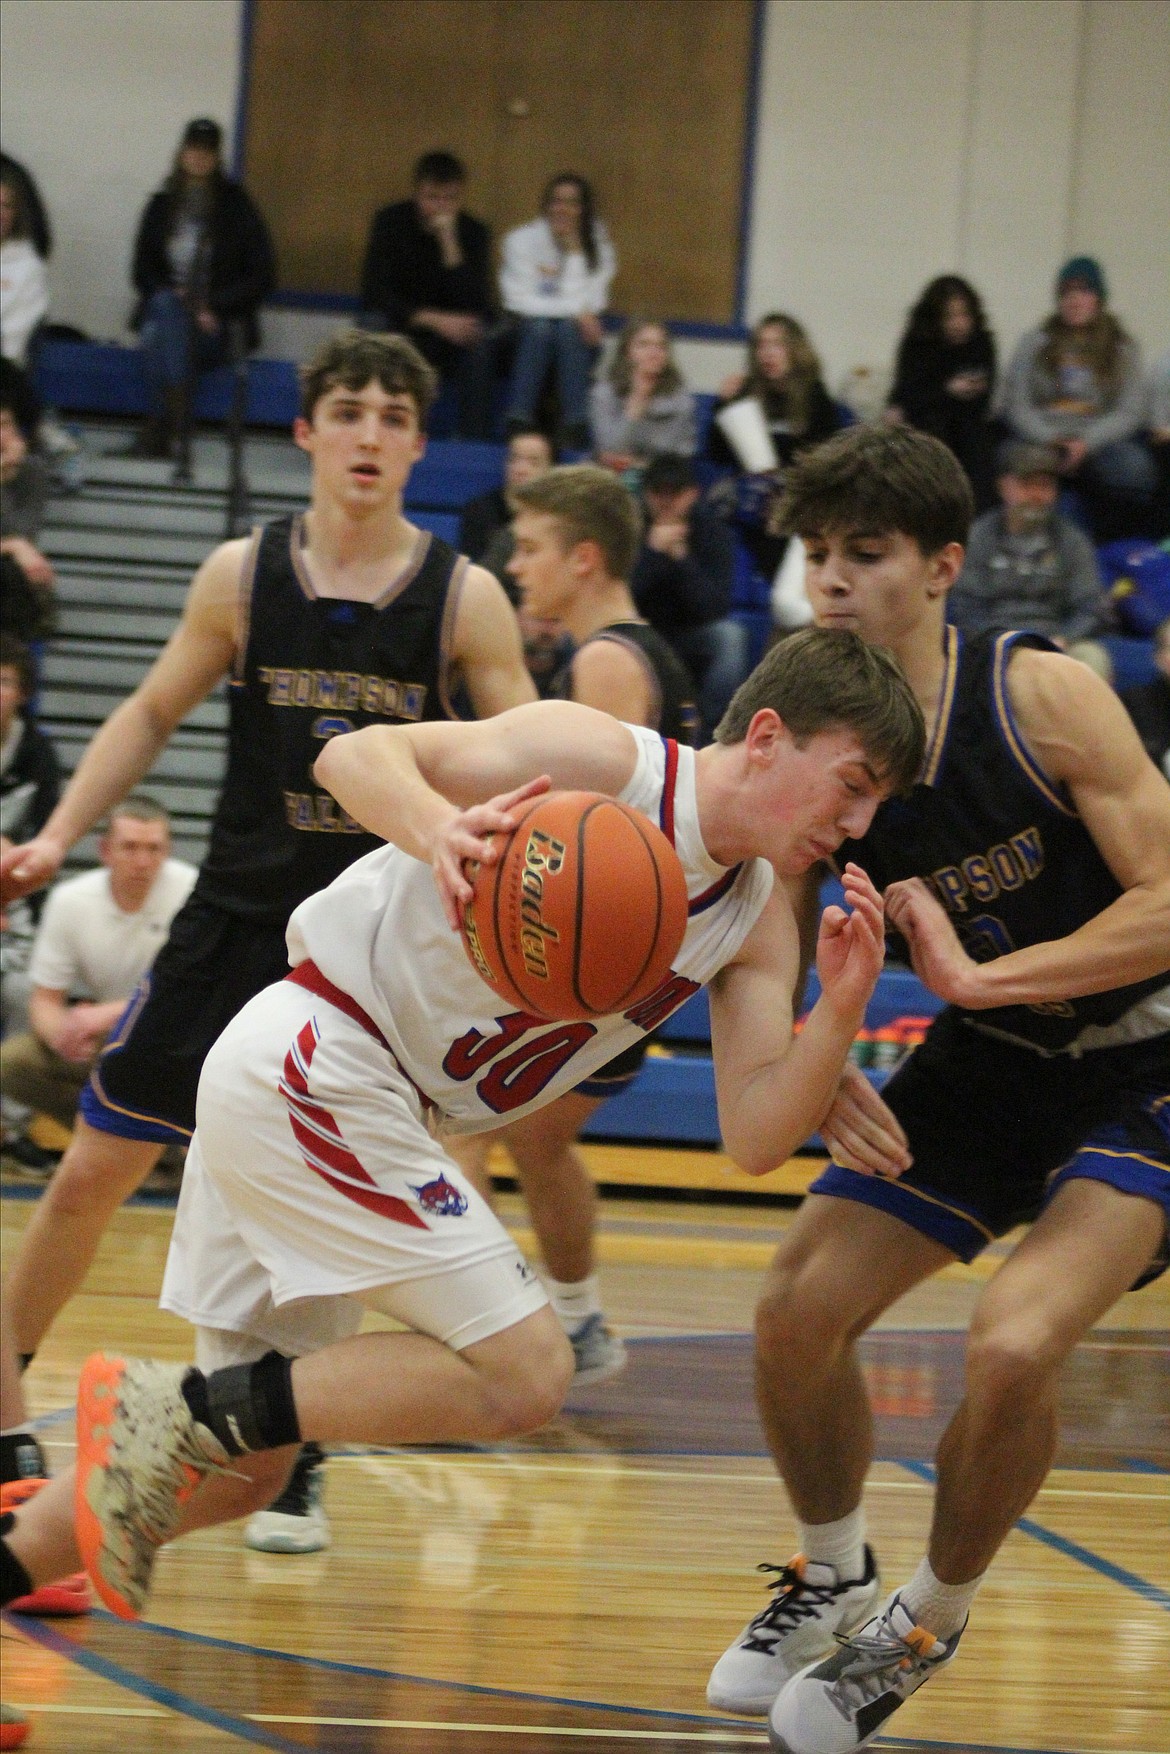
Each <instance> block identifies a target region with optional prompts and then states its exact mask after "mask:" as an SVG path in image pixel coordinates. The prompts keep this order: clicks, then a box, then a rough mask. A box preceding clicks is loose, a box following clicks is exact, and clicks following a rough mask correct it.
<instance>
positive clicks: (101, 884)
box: [0, 796, 196, 1166]
mask: <svg viewBox="0 0 1170 1754" xmlns="http://www.w3.org/2000/svg"><path fill="white" fill-rule="evenodd" d="M170 846H171V837H170V824H169V820H168V817H167V813H166V811H165V810H164V809H163V808H162V806H161V805H160V804H156V803H155V802H154V800H153V799H151V798H146V797H143V796H132V797H129V798H127V799H125V800H124V801H123V802H122V803H121V804H119V805H118V806H117V807H116V809H115V810H114V811H113V813H112V814H111V817H110V825H109V828H108V830H107V832H106V833H105V835H104V836H103V838H102V841H101V849H100V852H101V861H102V862H101V867H100V868H98V869H96V870H93V871H86V872H84V873H83V874H82V875H81V876H80V877H72V878H69V879H67V880H66V881H65V882H63V883H59V884H58V885H57V887H56V888H55V889H53V890H52V891H51V893H50V895H49V898H48V901H47V902H46V904H45V910H44V914H43V915H42V918H41V923H40V926H39V927H38V929H37V935H36V940H35V942H34V944H33V951H32V961H31V964H30V967H29V980H30V982H31V986H32V992H31V995H30V998H29V1031H28V1033H27V1034H21V1035H15V1036H10V1037H8V1038H7V1039H6V1040H5V1041H4V1042H3V1043H0V1091H2V1092H3V1095H4V1096H5V1098H7V1099H8V1101H10V1102H13V1101H14V1102H17V1103H21V1104H23V1105H25V1107H26V1108H28V1109H31V1110H33V1111H34V1112H35V1113H38V1114H44V1115H48V1116H49V1117H50V1119H51V1120H53V1121H55V1122H56V1123H57V1124H58V1126H61V1127H65V1128H71V1127H72V1125H73V1120H74V1116H75V1115H76V1112H77V1103H78V1099H79V1098H80V1095H81V1092H82V1090H83V1088H84V1086H85V1083H86V1081H87V1079H88V1077H89V1074H90V1070H91V1068H92V1066H93V1064H94V1061H95V1060H96V1058H97V1056H98V1054H99V1052H100V1051H101V1048H102V1046H103V1045H104V1043H105V1041H106V1039H107V1037H108V1036H109V1034H110V1032H111V1030H112V1029H113V1027H114V1025H115V1023H117V1021H118V1019H119V1017H120V1016H121V1015H122V1012H123V1010H124V1009H125V1007H126V1003H127V1001H128V1000H129V998H130V996H131V994H132V993H133V991H134V989H135V987H136V986H137V985H138V982H139V980H140V979H141V978H142V976H143V975H144V974H145V973H146V970H147V969H148V968H149V967H150V965H151V963H152V962H153V961H154V957H155V953H156V951H157V950H158V949H159V948H160V947H161V946H162V944H163V943H164V942H165V941H166V936H167V933H168V931H169V930H170V925H171V920H172V918H173V917H174V915H175V914H176V913H177V912H178V910H179V908H180V907H181V906H182V905H183V903H184V902H185V901H186V899H187V897H188V895H189V894H190V892H191V888H192V886H193V884H194V882H195V877H196V871H195V867H194V866H193V865H188V864H187V863H186V862H185V861H184V860H182V859H173V858H171V857H170ZM82 995H84V996H82ZM13 1144H16V1141H12V1142H6V1143H5V1146H4V1151H5V1153H6V1154H7V1155H15V1156H16V1157H17V1160H18V1161H25V1155H26V1154H25V1153H24V1152H23V1151H22V1150H21V1149H20V1147H19V1145H17V1149H16V1151H15V1152H13V1151H12V1149H11V1145H13ZM26 1166H27V1165H26Z"/></svg>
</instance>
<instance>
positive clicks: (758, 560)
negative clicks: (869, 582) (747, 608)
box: [707, 311, 847, 579]
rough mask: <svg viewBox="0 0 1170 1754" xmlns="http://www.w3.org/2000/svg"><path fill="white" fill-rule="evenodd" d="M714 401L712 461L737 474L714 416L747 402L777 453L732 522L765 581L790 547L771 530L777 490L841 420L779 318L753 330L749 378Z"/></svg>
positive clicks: (802, 343) (791, 322) (809, 349)
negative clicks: (798, 459) (803, 454)
mask: <svg viewBox="0 0 1170 1754" xmlns="http://www.w3.org/2000/svg"><path fill="white" fill-rule="evenodd" d="M719 395H720V401H719V403H718V405H717V406H716V409H715V419H714V420H713V422H712V425H711V436H710V438H709V440H708V442H707V454H708V456H709V457H710V459H711V461H712V462H713V463H722V464H725V465H726V464H730V465H731V466H732V467H733V468H742V467H743V466H742V463H741V459H740V458H739V456H738V455H737V454H736V452H735V450H734V449H733V448H732V446H731V445H730V444H729V442H728V440H727V438H726V436H725V435H724V433H723V431H722V429H721V428H720V425H719V414H720V413H721V411H722V410H723V409H724V408H726V407H728V406H729V405H730V404H732V403H734V402H741V401H744V400H745V399H750V400H751V401H753V402H754V403H755V404H756V405H757V406H758V408H759V411H760V414H761V416H762V419H763V423H764V425H765V427H766V428H767V431H768V435H769V437H770V439H771V443H772V448H773V450H774V452H775V456H776V465H775V468H774V469H772V470H770V471H768V472H767V473H766V474H762V475H761V474H755V473H753V472H751V471H747V472H745V476H744V478H743V480H742V486H741V490H740V491H739V493H738V496H737V500H736V511H735V515H734V518H733V521H734V523H735V524H736V526H737V528H738V530H739V533H740V535H741V537H742V538H743V541H744V544H745V546H746V547H747V549H748V551H749V553H750V554H751V557H752V560H753V561H754V563H755V565H756V567H757V568H758V569H759V571H760V572H761V573H762V574H763V575H764V577H765V578H768V579H770V578H771V577H772V575H773V574H774V573H775V571H776V568H777V567H778V566H779V564H780V561H781V560H782V559H783V556H784V550H785V548H786V547H787V545H788V544H787V538H786V537H784V536H774V535H772V533H771V531H770V528H769V517H770V512H771V507H772V503H773V501H774V499H775V497H776V488H777V484H778V483H779V482H781V481H782V479H783V473H784V470H785V469H786V468H787V467H788V465H789V463H791V461H792V459H793V457H795V456H796V455H797V454H798V452H800V451H803V450H807V449H808V447H809V446H810V445H816V444H820V442H821V440H822V439H826V438H828V437H829V436H830V434H832V433H834V432H836V431H837V429H838V428H839V427H840V426H842V425H845V424H847V419H846V417H843V416H842V412H841V410H840V409H839V408H838V406H837V404H836V403H835V402H834V401H833V398H832V397H831V396H830V395H829V392H828V390H827V389H826V388H825V385H824V380H823V377H822V373H821V362H820V360H819V359H818V358H817V355H816V351H815V349H814V348H813V345H812V342H811V341H810V340H809V338H808V336H807V335H806V333H805V331H804V329H803V328H802V327H801V325H800V324H799V323H798V322H797V321H796V318H795V317H789V316H785V315H784V314H783V312H780V311H773V312H771V313H770V314H769V315H768V316H766V317H761V318H760V320H759V322H758V323H757V324H756V326H755V328H754V329H753V330H752V338H751V345H750V352H749V355H748V366H747V370H746V371H745V372H738V373H735V374H734V375H733V376H731V377H729V378H725V379H724V381H723V383H722V384H721V385H720V386H719ZM722 498H723V495H717V499H722Z"/></svg>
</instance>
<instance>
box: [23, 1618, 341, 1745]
mask: <svg viewBox="0 0 1170 1754" xmlns="http://www.w3.org/2000/svg"><path fill="white" fill-rule="evenodd" d="M102 1618H103V1619H107V1620H112V1619H113V1618H114V1616H113V1615H112V1614H103V1616H102ZM3 1619H4V1624H5V1625H6V1626H11V1627H14V1628H15V1627H17V1626H19V1628H20V1630H21V1632H23V1633H24V1634H25V1636H26V1637H28V1638H31V1639H33V1640H34V1642H35V1643H37V1644H40V1645H43V1646H44V1647H45V1649H46V1650H51V1651H52V1652H53V1653H54V1654H55V1655H56V1656H61V1657H67V1658H68V1659H69V1661H70V1662H73V1663H76V1664H77V1665H78V1666H79V1667H80V1668H82V1669H88V1670H89V1671H90V1673H91V1674H94V1675H97V1676H99V1677H100V1678H101V1679H102V1680H103V1681H112V1682H113V1683H114V1685H115V1686H117V1687H122V1688H125V1690H126V1692H128V1693H137V1694H138V1695H139V1697H140V1698H142V1699H150V1700H152V1701H153V1702H154V1704H155V1705H164V1706H166V1707H167V1709H168V1710H169V1711H177V1712H180V1713H181V1714H182V1715H183V1716H184V1717H190V1718H194V1719H195V1720H196V1721H197V1722H198V1723H202V1724H207V1725H209V1726H210V1728H211V1729H213V1730H223V1731H224V1732H225V1733H226V1734H227V1735H229V1736H238V1737H239V1739H240V1740H241V1741H242V1742H253V1743H255V1744H256V1745H257V1746H258V1747H261V1748H271V1749H273V1750H274V1754H306V1750H305V1744H304V1742H290V1741H289V1740H288V1739H287V1737H285V1736H278V1735H277V1734H276V1732H275V1731H274V1730H269V1729H266V1728H265V1726H264V1725H263V1724H253V1723H249V1722H248V1720H247V1719H246V1718H242V1717H235V1716H233V1715H232V1714H231V1713H229V1712H226V1711H216V1709H215V1707H214V1706H212V1705H201V1704H200V1703H199V1701H198V1700H197V1699H191V1698H189V1697H188V1696H187V1694H185V1693H176V1692H175V1690H174V1689H173V1688H172V1687H162V1686H160V1685H159V1684H158V1682H157V1681H148V1680H147V1678H146V1676H145V1675H136V1674H135V1673H134V1671H133V1670H132V1669H126V1668H123V1666H122V1664H121V1663H114V1662H111V1661H110V1659H109V1658H108V1657H100V1656H98V1655H97V1654H96V1653H95V1652H94V1651H90V1650H86V1649H85V1647H84V1645H80V1644H75V1643H74V1641H73V1640H72V1639H71V1638H66V1637H65V1636H64V1634H63V1633H60V1632H56V1631H54V1629H53V1628H52V1627H51V1626H46V1625H45V1623H44V1621H43V1620H37V1619H34V1618H32V1617H31V1616H26V1615H23V1614H22V1615H11V1616H10V1615H8V1614H7V1613H6V1614H5V1615H4V1616H3Z"/></svg>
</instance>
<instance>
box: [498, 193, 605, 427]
mask: <svg viewBox="0 0 1170 1754" xmlns="http://www.w3.org/2000/svg"><path fill="white" fill-rule="evenodd" d="M616 269H617V258H616V257H615V255H614V251H613V245H612V244H611V243H610V241H609V233H608V232H607V231H606V229H605V225H604V224H603V222H602V221H601V220H600V219H598V218H597V216H596V213H595V211H594V199H593V190H592V188H591V187H590V185H589V184H588V183H587V182H586V180H585V178H584V177H579V176H577V175H576V174H575V173H574V172H572V171H565V172H563V173H562V174H560V175H559V176H555V177H553V179H552V181H551V182H550V183H549V184H548V185H547V187H546V188H545V191H544V198H543V200H542V201H541V217H540V218H539V219H533V220H531V221H530V222H529V223H528V224H527V225H521V226H517V227H516V229H515V230H514V231H510V232H509V233H508V234H507V236H506V237H505V238H504V259H503V265H502V267H501V269H500V294H501V297H502V299H503V304H504V309H505V310H507V311H509V312H511V314H512V315H513V316H514V317H515V318H516V323H517V336H516V356H515V359H514V360H513V363H512V381H511V383H510V385H509V388H508V408H507V425H508V429H509V430H511V428H512V427H513V426H516V425H524V426H527V425H529V424H530V423H531V421H532V419H533V416H534V415H535V413H536V403H537V398H538V397H539V395H540V392H541V388H542V386H543V384H544V380H545V377H546V375H547V373H548V369H549V367H550V366H553V367H554V368H555V372H556V384H557V393H558V396H559V398H560V416H561V427H562V434H563V445H564V446H565V447H567V448H568V449H570V450H577V451H580V450H585V449H587V448H588V445H589V379H590V376H591V375H592V371H593V366H594V363H595V361H596V358H597V352H598V349H599V348H600V346H601V334H602V330H601V314H602V312H603V311H604V310H605V307H606V304H607V302H608V300H609V287H610V282H611V281H612V279H613V277H614V273H615V272H616Z"/></svg>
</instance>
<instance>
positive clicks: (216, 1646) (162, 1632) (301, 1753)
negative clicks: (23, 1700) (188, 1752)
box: [3, 1608, 1064, 1754]
mask: <svg viewBox="0 0 1170 1754" xmlns="http://www.w3.org/2000/svg"><path fill="white" fill-rule="evenodd" d="M3 1618H4V1620H5V1622H6V1623H7V1624H10V1625H13V1624H19V1625H20V1627H21V1629H22V1630H23V1631H25V1632H27V1633H29V1634H30V1635H31V1636H32V1637H33V1638H34V1639H35V1640H36V1641H37V1642H38V1643H40V1644H43V1645H45V1646H46V1647H47V1648H48V1649H50V1650H52V1651H54V1652H55V1653H57V1654H58V1655H60V1656H64V1657H68V1658H70V1659H71V1660H73V1661H75V1662H77V1663H79V1664H80V1665H81V1666H82V1667H83V1668H86V1669H90V1670H92V1671H93V1673H94V1674H97V1675H101V1676H102V1677H103V1678H104V1679H106V1680H109V1681H113V1682H115V1683H116V1684H117V1685H119V1686H121V1687H124V1688H125V1689H126V1690H127V1691H128V1692H131V1693H138V1694H141V1695H142V1696H143V1697H144V1698H147V1699H152V1700H154V1701H155V1702H156V1703H157V1704H159V1705H166V1706H169V1707H170V1708H171V1709H172V1710H174V1711H180V1712H185V1713H186V1714H187V1715H188V1716H190V1717H194V1718H198V1719H199V1720H200V1721H201V1722H203V1723H208V1724H210V1725H212V1726H213V1728H215V1729H222V1730H226V1731H227V1732H228V1734H229V1735H235V1736H240V1737H241V1738H242V1739H243V1740H244V1741H250V1742H256V1743H258V1744H259V1745H260V1746H261V1747H265V1748H272V1749H275V1750H276V1751H277V1754H307V1750H306V1744H305V1743H304V1742H288V1741H286V1740H285V1739H284V1737H283V1736H278V1735H276V1734H275V1733H274V1732H273V1731H271V1730H267V1729H265V1728H264V1727H263V1726H262V1725H260V1724H253V1723H250V1722H248V1720H247V1719H245V1718H235V1717H232V1716H230V1715H229V1714H228V1713H226V1712H218V1711H216V1710H215V1709H214V1708H213V1707H211V1706H204V1705H200V1704H198V1703H197V1702H196V1701H195V1700H192V1699H188V1698H187V1697H186V1696H185V1695H184V1694H181V1693H176V1692H174V1691H172V1689H170V1688H168V1687H161V1686H159V1685H158V1684H157V1682H154V1681H148V1680H147V1679H146V1678H145V1677H144V1676H138V1675H135V1674H134V1673H133V1671H132V1670H130V1669H126V1668H123V1667H122V1665H121V1664H120V1663H114V1662H111V1661H110V1660H109V1659H108V1658H106V1657H99V1656H96V1655H95V1654H94V1653H93V1652H92V1651H87V1650H86V1649H85V1648H84V1646H82V1645H79V1644H75V1643H74V1642H73V1640H72V1639H70V1638H66V1637H64V1636H63V1635H62V1634H61V1633H59V1632H55V1631H53V1630H52V1629H51V1628H50V1627H48V1626H46V1625H45V1624H44V1622H43V1621H41V1620H26V1619H25V1617H24V1616H23V1615H22V1616H9V1615H8V1614H7V1613H5V1614H4V1616H3ZM93 1618H94V1619H95V1620H106V1621H109V1622H110V1623H111V1624H112V1625H125V1622H124V1621H118V1620H116V1618H115V1616H114V1615H113V1614H110V1613H108V1612H107V1611H106V1610H105V1609H104V1608H95V1609H94V1611H93ZM134 1626H135V1628H136V1629H137V1630H138V1631H140V1632H151V1633H155V1634H156V1635H158V1636H160V1637H163V1638H175V1639H178V1640H179V1641H180V1642H181V1643H185V1644H198V1645H203V1646H205V1647H208V1648H210V1649H212V1650H222V1651H229V1652H233V1653H235V1654H236V1655H239V1656H245V1657H271V1658H273V1659H274V1660H275V1661H278V1662H286V1663H297V1664H299V1665H300V1666H302V1667H304V1668H308V1669H322V1670H324V1671H326V1672H327V1673H329V1674H342V1675H361V1676H363V1677H365V1678H367V1679H370V1680H374V1681H405V1682H408V1683H410V1684H412V1685H414V1686H418V1687H433V1688H436V1689H438V1690H440V1691H442V1692H448V1693H461V1694H467V1693H471V1694H476V1695H479V1696H481V1697H483V1696H486V1697H487V1698H491V1699H515V1700H523V1701H524V1703H525V1704H532V1705H555V1706H561V1707H566V1706H567V1707H570V1708H575V1709H577V1710H579V1711H601V1712H610V1713H612V1714H613V1715H614V1716H615V1717H645V1718H656V1719H662V1720H665V1721H666V1722H668V1723H676V1724H696V1725H699V1726H701V1727H706V1728H714V1729H721V1730H727V1731H728V1732H729V1733H734V1732H735V1731H736V1730H746V1729H751V1728H754V1727H762V1726H755V1725H753V1724H750V1723H748V1722H745V1720H744V1719H743V1718H730V1717H714V1716H712V1715H710V1714H709V1713H703V1712H694V1711H664V1710H662V1709H661V1708H660V1707H658V1706H646V1705H613V1704H610V1703H609V1702H608V1701H602V1700H596V1699H573V1698H570V1697H568V1696H564V1695H560V1694H555V1693H528V1692H524V1691H522V1690H521V1689H519V1688H516V1687H487V1686H484V1685H483V1683H482V1682H478V1681H445V1680H437V1679H434V1678H432V1677H431V1676H429V1675H409V1674H406V1673H405V1672H404V1671H402V1670H397V1669H377V1668H374V1667H372V1666H371V1665H369V1664H366V1663H343V1662H339V1661H337V1660H335V1659H333V1658H331V1657H306V1656H300V1655H298V1654H297V1653H296V1652H293V1651H283V1650H273V1649H271V1648H270V1647H269V1646H266V1645H262V1644H242V1643H240V1642H238V1641H237V1640H235V1639H231V1638H215V1637H212V1636H211V1635H210V1634H209V1633H205V1632H186V1631H184V1630H183V1629H182V1628H181V1627H178V1626H162V1625H160V1624H159V1623H158V1622H157V1621H153V1620H138V1621H135V1622H134ZM307 1715H308V1714H307ZM584 1727H586V1728H590V1727H592V1728H595V1729H598V1730H601V1729H603V1728H604V1725H601V1724H596V1725H592V1726H588V1725H587V1726H584ZM874 1746H875V1747H879V1748H882V1747H885V1748H893V1749H899V1748H913V1749H921V1750H922V1751H923V1754H1064V1750H1062V1749H1059V1748H1019V1747H1014V1746H1011V1745H1008V1744H1005V1743H1002V1742H966V1741H964V1742H938V1741H924V1740H918V1739H914V1740H911V1739H910V1738H908V1737H904V1736H899V1737H886V1736H879V1737H878V1738H877V1739H876V1741H875V1743H874Z"/></svg>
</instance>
